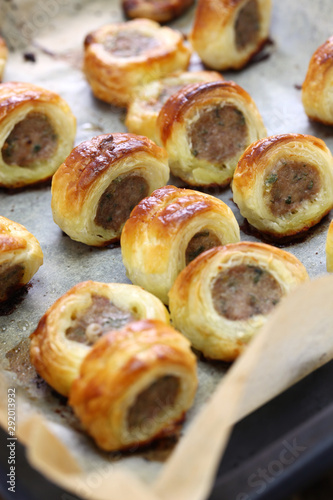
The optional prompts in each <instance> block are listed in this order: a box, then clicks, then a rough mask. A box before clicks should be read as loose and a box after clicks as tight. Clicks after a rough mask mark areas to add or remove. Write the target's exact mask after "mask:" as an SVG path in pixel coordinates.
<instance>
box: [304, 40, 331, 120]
mask: <svg viewBox="0 0 333 500" xmlns="http://www.w3.org/2000/svg"><path fill="white" fill-rule="evenodd" d="M332 86H333V36H331V37H330V38H329V39H328V40H326V42H325V43H323V45H321V46H320V47H319V48H318V49H317V50H316V51H315V53H314V54H313V56H312V57H311V60H310V63H309V67H308V71H307V74H306V77H305V80H304V83H303V86H302V101H303V106H304V110H305V112H306V114H307V115H308V116H309V118H311V119H312V120H316V121H319V122H322V123H325V124H326V125H333V94H332Z"/></svg>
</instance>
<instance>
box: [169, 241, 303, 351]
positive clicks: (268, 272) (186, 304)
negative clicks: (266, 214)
mask: <svg viewBox="0 0 333 500" xmlns="http://www.w3.org/2000/svg"><path fill="white" fill-rule="evenodd" d="M308 279H309V278H308V275H307V272H306V269H305V267H304V266H303V264H302V263H301V262H300V261H299V260H298V259H297V258H296V257H294V256H293V255H292V254H290V253H288V252H285V251H284V250H280V249H278V248H275V247H273V246H271V245H266V244H263V243H254V242H241V243H236V244H231V245H226V246H224V247H216V248H212V249H211V250H207V251H206V252H204V253H202V254H201V255H199V257H197V258H196V259H195V260H194V261H193V262H191V264H189V265H188V266H187V267H186V268H185V269H184V270H183V271H182V272H181V273H180V274H179V276H178V278H177V279H176V281H175V283H174V285H173V287H172V288H171V290H170V292H169V297H170V303H169V307H170V314H171V319H172V322H173V325H174V326H175V328H177V329H178V330H179V331H181V332H182V333H183V334H184V335H185V336H186V337H187V338H188V339H189V340H190V341H191V343H192V345H193V347H195V348H196V349H198V350H200V351H201V352H202V353H203V354H204V355H205V356H207V357H208V358H213V359H220V360H223V361H232V360H234V359H235V358H236V357H237V356H239V355H240V354H241V353H242V352H243V350H244V349H245V348H246V345H247V344H248V343H249V341H250V340H251V339H252V337H253V336H254V335H255V334H256V333H257V332H258V331H259V330H260V328H261V327H262V326H263V324H264V323H265V321H266V320H267V317H268V315H269V314H270V311H271V310H272V309H273V308H274V306H275V303H276V302H277V301H278V300H280V298H282V297H283V296H285V295H286V294H287V293H289V292H290V291H291V290H292V289H293V288H295V287H296V286H297V285H298V284H300V283H302V282H303V281H306V280H308ZM218 280H219V281H218Z"/></svg>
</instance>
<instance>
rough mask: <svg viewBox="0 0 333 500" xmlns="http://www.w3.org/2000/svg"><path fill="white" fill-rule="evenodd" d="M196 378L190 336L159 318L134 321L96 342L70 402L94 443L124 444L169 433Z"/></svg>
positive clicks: (112, 448) (185, 405) (118, 446)
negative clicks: (182, 333)
mask: <svg viewBox="0 0 333 500" xmlns="http://www.w3.org/2000/svg"><path fill="white" fill-rule="evenodd" d="M197 383H198V382H197V375H196V358H195V356H194V354H193V353H192V351H191V349H190V343H189V342H188V340H187V339H186V338H185V337H184V336H183V335H181V334H180V333H179V332H177V331H176V330H174V329H173V328H172V327H171V326H169V325H166V324H165V323H162V322H161V321H157V320H144V321H137V322H134V323H131V324H129V325H128V326H126V327H124V328H123V329H122V330H120V331H112V332H109V333H108V334H107V335H106V336H105V337H103V338H102V339H100V340H99V341H98V342H97V343H96V344H95V346H94V347H93V348H92V350H91V352H90V353H89V354H88V356H87V357H86V358H85V359H84V361H83V363H82V365H81V369H80V375H79V377H78V378H77V379H76V380H75V381H74V383H73V385H72V388H71V391H70V398H69V404H70V405H71V406H72V407H73V409H74V412H75V413H76V415H77V416H78V417H79V419H80V421H81V423H82V425H83V428H84V429H85V430H86V431H87V432H88V433H89V434H90V435H91V436H92V437H93V438H94V440H95V441H96V443H97V445H98V446H100V447H101V448H102V449H104V450H107V451H115V450H123V449H128V448H131V447H134V446H140V445H143V444H146V443H149V442H150V441H152V440H153V439H156V438H158V437H160V436H165V435H168V434H172V433H173V432H174V424H176V423H177V422H180V421H182V420H183V418H184V415H185V412H186V411H187V410H188V409H189V408H190V407H191V405H192V403H193V399H194V396H195V392H196V388H197Z"/></svg>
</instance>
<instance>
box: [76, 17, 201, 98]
mask: <svg viewBox="0 0 333 500" xmlns="http://www.w3.org/2000/svg"><path fill="white" fill-rule="evenodd" d="M190 57H191V48H190V47H189V45H187V44H186V43H185V42H184V39H183V36H182V35H181V33H179V32H178V31H176V30H173V29H172V28H169V27H167V26H164V27H161V26H160V25H159V24H158V23H156V22H154V21H150V20H149V19H135V20H133V21H128V22H126V23H119V24H110V25H107V26H103V27H102V28H99V29H98V30H96V31H94V32H93V33H90V34H88V35H87V37H86V39H85V43H84V72H85V75H86V77H87V80H88V82H89V84H90V86H91V88H92V91H93V93H94V95H95V96H96V97H97V98H99V99H101V100H102V101H105V102H108V103H110V104H114V105H116V106H128V105H129V103H130V102H131V101H132V99H133V98H134V97H135V95H136V94H137V92H138V90H139V88H140V87H142V86H144V85H146V84H147V83H149V82H151V81H153V80H157V79H159V78H162V77H164V76H166V75H168V74H169V73H172V72H174V71H177V70H185V69H186V68H187V66H188V64H189V61H190Z"/></svg>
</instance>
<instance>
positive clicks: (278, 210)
mask: <svg viewBox="0 0 333 500" xmlns="http://www.w3.org/2000/svg"><path fill="white" fill-rule="evenodd" d="M320 188H321V180H320V176H319V173H318V170H317V169H316V168H315V167H313V166H311V165H306V164H304V163H301V162H287V161H285V160H283V159H282V160H280V162H279V165H278V166H277V168H275V169H273V170H272V171H271V172H270V174H269V175H268V176H267V177H266V179H265V189H266V191H267V192H268V196H269V201H270V210H271V212H272V214H273V215H275V216H277V217H279V216H283V215H286V214H287V213H290V212H291V213H296V212H297V210H298V208H299V207H300V205H301V204H302V203H303V202H304V201H306V200H309V201H311V200H313V199H314V198H315V197H316V195H317V194H318V192H319V190H320Z"/></svg>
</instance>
